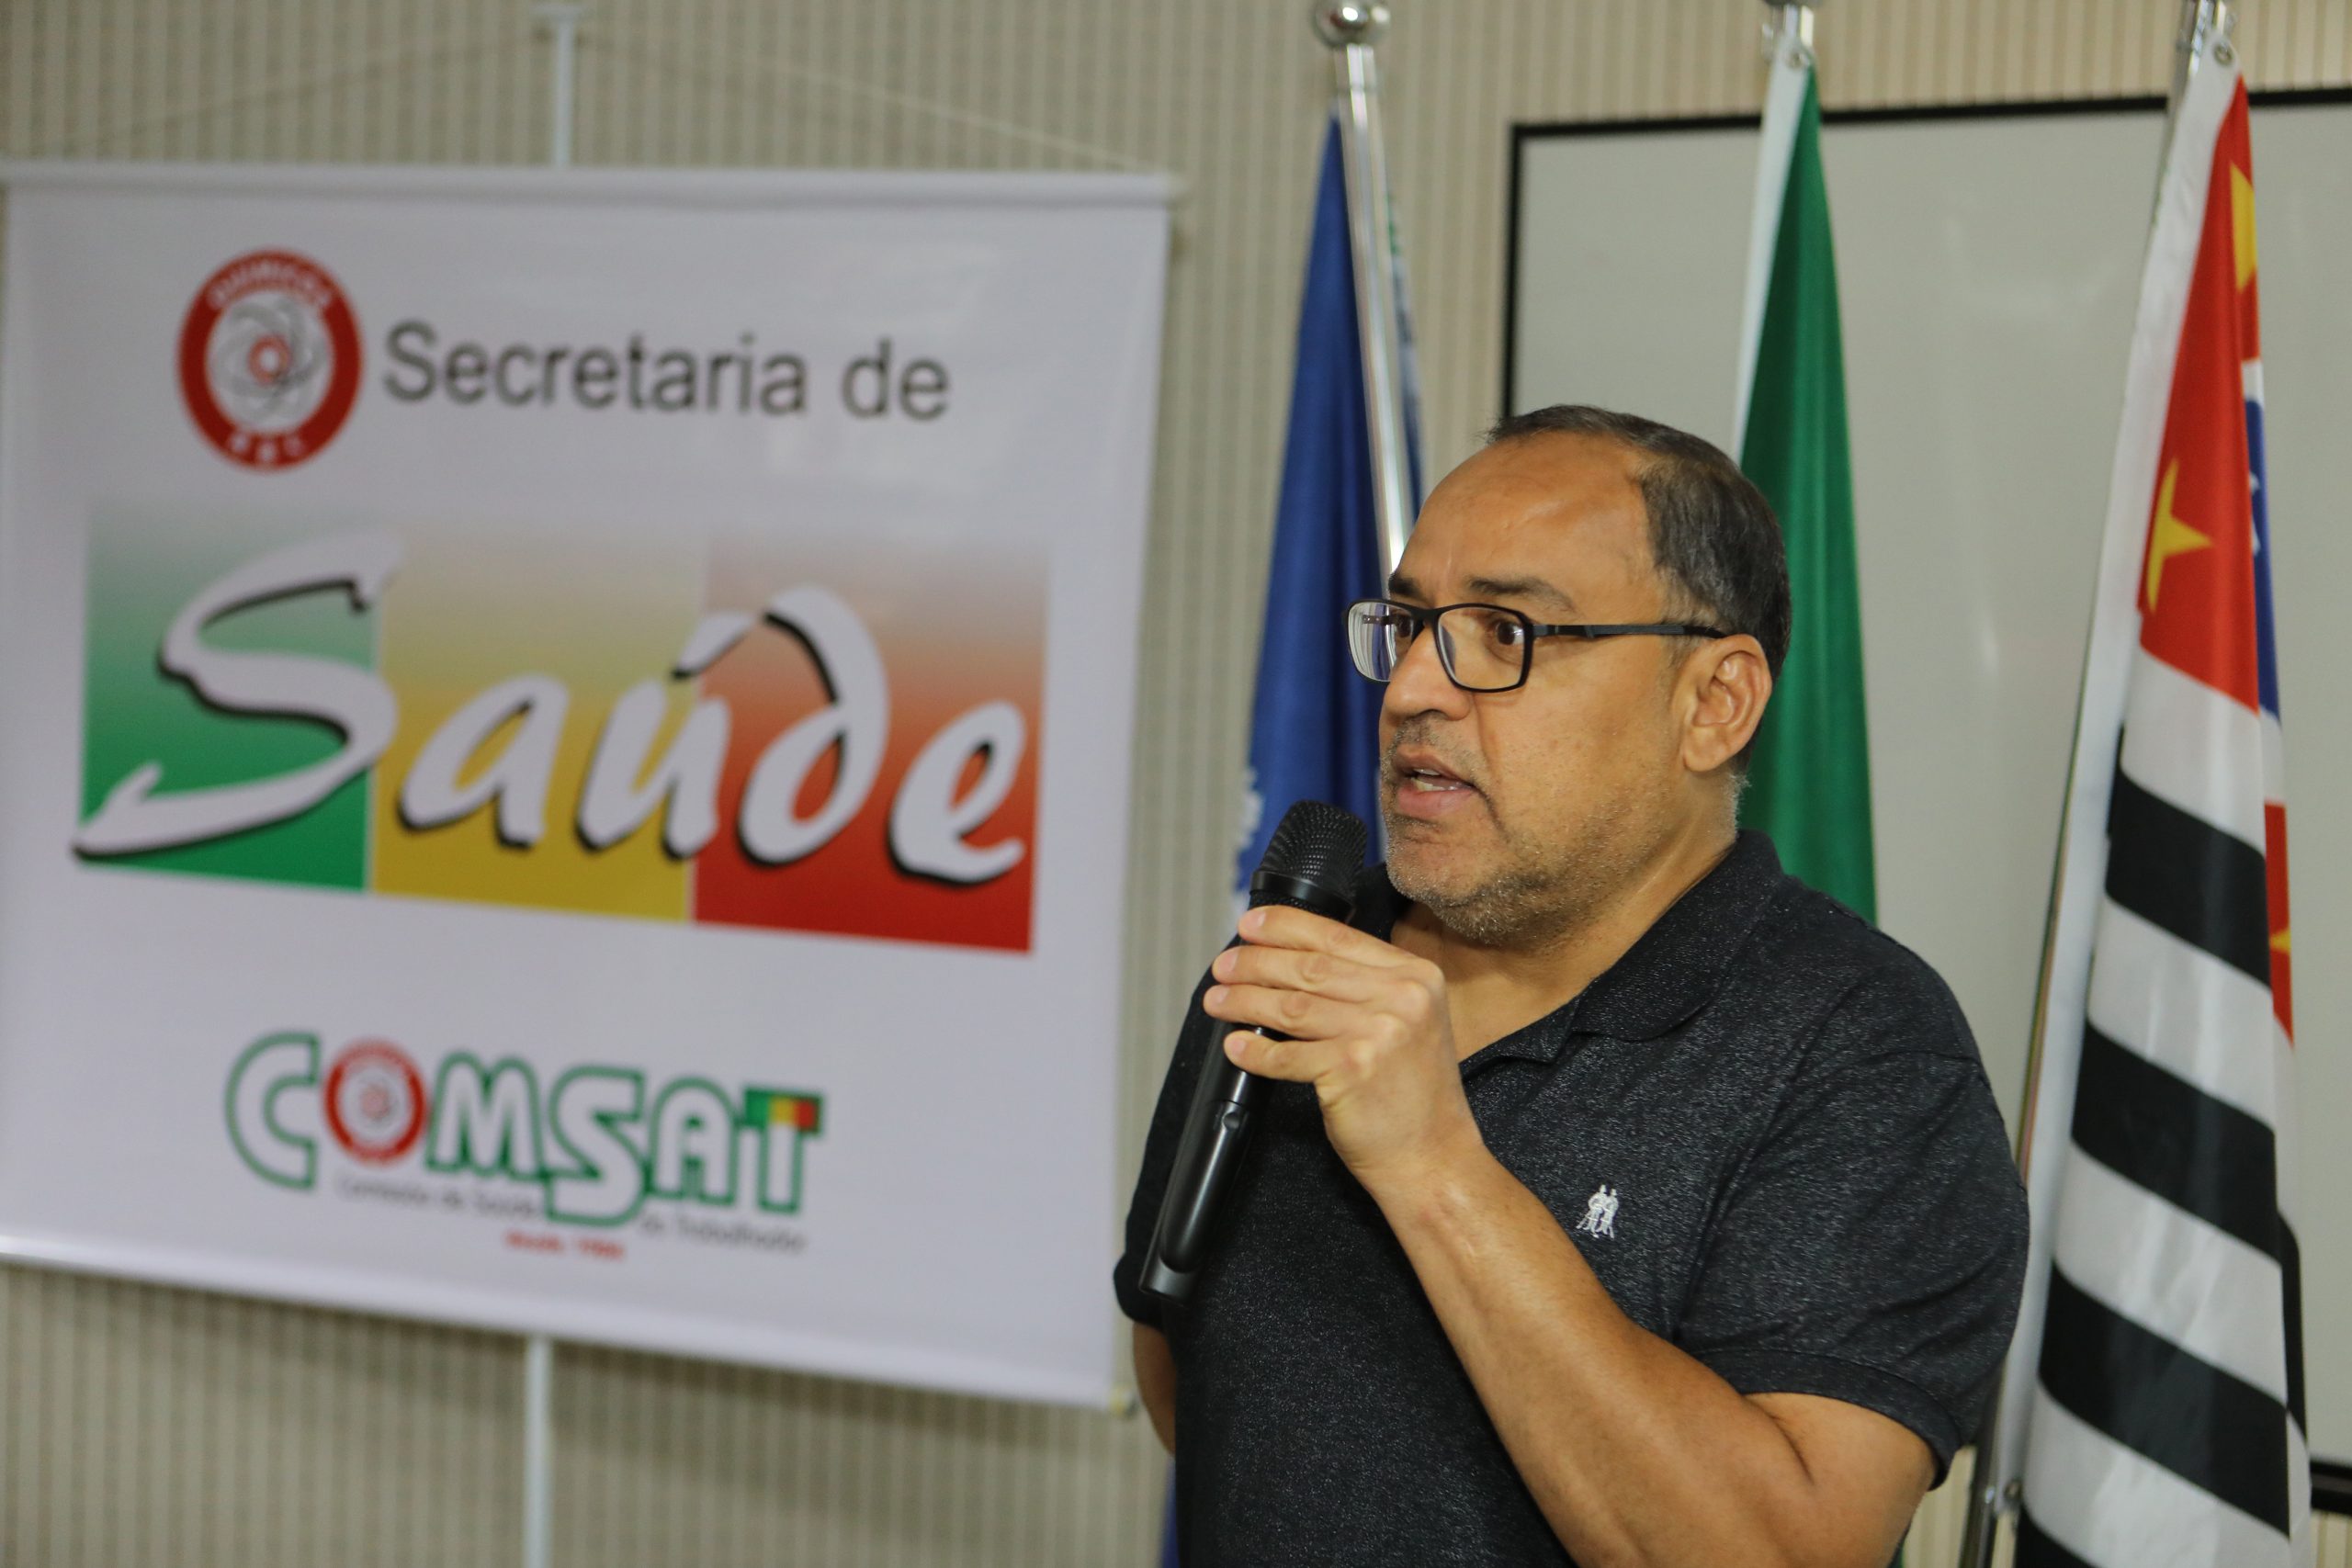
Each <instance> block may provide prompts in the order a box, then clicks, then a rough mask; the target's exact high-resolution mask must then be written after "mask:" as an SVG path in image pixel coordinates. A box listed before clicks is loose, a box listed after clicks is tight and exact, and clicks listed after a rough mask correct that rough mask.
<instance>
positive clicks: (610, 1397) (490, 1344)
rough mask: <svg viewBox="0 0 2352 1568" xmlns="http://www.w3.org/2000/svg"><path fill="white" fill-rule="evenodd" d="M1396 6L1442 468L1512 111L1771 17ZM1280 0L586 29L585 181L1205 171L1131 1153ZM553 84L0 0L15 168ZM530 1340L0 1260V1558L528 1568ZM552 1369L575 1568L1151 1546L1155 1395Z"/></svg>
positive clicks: (2, 103)
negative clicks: (519, 1516)
mask: <svg viewBox="0 0 2352 1568" xmlns="http://www.w3.org/2000/svg"><path fill="white" fill-rule="evenodd" d="M2245 8H2246V10H2247V11H2248V12H2249V19H2248V21H2247V24H2246V39H2245V42H2246V45H2247V48H2248V58H2249V64H2250V67H2251V69H2250V74H2251V76H2252V77H2253V79H2254V80H2255V82H2256V85H2265V86H2287V85H2333V84H2340V83H2344V82H2346V81H2352V28H2347V23H2346V9H2345V7H2344V6H2343V4H2342V0H2265V3H2263V4H2258V5H2249V6H2246V7H2245ZM1396 9H1397V11H1398V13H1399V14H1400V15H1399V20H1398V22H1397V27H1396V29H1395V32H1394V34H1393V36H1392V41H1391V43H1390V45H1389V47H1388V48H1386V49H1385V51H1384V63H1385V71H1386V76H1387V84H1388V89H1389V104H1390V127H1391V136H1392V142H1391V158H1392V162H1393V164H1394V168H1395V175H1396V180H1397V196H1398V209H1399V221H1400V225H1401V227H1402V231H1403V233H1404V236H1405V240H1406V243H1407V246H1408V254H1409V256H1410V259H1411V265H1412V269H1413V271H1412V282H1413V299H1414V304H1415V307H1416V310H1417V319H1416V326H1417V329H1418V333H1419V347H1420V355H1421V360H1420V364H1421V370H1422V375H1423V378H1424V384H1425V389H1426V407H1425V420H1426V427H1427V430H1428V433H1429V444H1430V460H1431V465H1432V468H1436V469H1440V470H1442V468H1443V467H1445V466H1446V465H1448V464H1450V463H1452V462H1453V461H1454V460H1456V459H1458V458H1459V457H1462V456H1463V455H1464V454H1465V453H1466V452H1467V451H1468V450H1469V449H1470V448H1471V446H1473V444H1474V443H1475V440H1476V431H1477V430H1478V428H1479V427H1480V426H1481V425H1482V424H1483V423H1486V422H1487V421H1488V420H1489V419H1491V418H1492V417H1493V416H1494V414H1495V412H1496V409H1495V407H1494V404H1495V399H1496V388H1497V383H1498V375H1499V366H1498V355H1499V350H1500V344H1501V329H1500V311H1501V283H1502V273H1503V220H1504V197H1505V188H1506V184H1507V175H1508V170H1507V166H1506V160H1507V153H1508V146H1509V133H1508V128H1509V126H1510V122H1511V121H1513V120H1514V119H1563V118H1593V117H1602V116H1608V117H1625V116H1655V115H1692V114H1706V113H1728V112H1752V111H1753V110H1754V109H1755V107H1757V102H1758V89H1759V86H1760V65H1759V63H1758V57H1757V38H1758V22H1759V20H1760V17H1759V11H1760V8H1759V7H1757V6H1750V5H1747V4H1743V3H1741V0H1396ZM2174 10H2175V7H2174V6H2173V5H2172V4H2171V3H2170V0H1983V3H1980V4H1977V5H1973V6H1957V5H1953V4H1951V0H1871V4H1868V5H1860V4H1833V5H1831V6H1827V7H1826V8H1825V13H1826V14H1825V15H1824V16H1823V17H1822V21H1821V28H1822V31H1821V43H1822V56H1823V70H1822V90H1823V96H1824V99H1825V101H1826V103H1828V104H1829V105H1830V106H1831V107H1840V106H1861V105H1879V104H1900V103H1918V102H1943V101H1970V100H1984V99H1997V98H2010V97H2023V96H2100V95H2111V94H2127V93H2150V92H2158V91H2161V90H2162V89H2163V87H2164V86H2165V83H2166V81H2167V80H2168V76H2169V71H2170V63H2169V54H2168V43H2169V31H2170V25H2171V18H2172V16H2173V13H2174ZM1305 11H1306V7H1305V6H1304V4H1303V3H1294V0H1190V3H1188V4H1184V5H1181V6H1179V5H1169V4H1165V3H1164V0H1163V3H1155V4H1145V3H1143V0H985V3H984V0H668V3H658V0H595V3H594V4H593V5H592V6H590V7H589V10H588V13H587V19H586V25H585V28H584V31H583V49H582V60H581V73H580V80H579V88H580V101H579V127H578V139H577V151H578V157H579V160H580V161H581V162H582V163H602V164H752V165H775V164H819V165H843V166H859V167H885V166H899V165H927V166H944V167H957V168H964V167H971V168H982V167H1053V168H1086V167H1115V166H1125V165H1127V164H1143V165H1147V166H1151V167H1159V168H1166V169H1170V170H1172V171H1174V172H1175V173H1177V174H1179V175H1182V177H1183V178H1184V179H1185V180H1186V181H1187V182H1188V184H1189V189H1190V195H1189V197H1188V199H1187V200H1186V201H1185V203H1184V204H1183V205H1182V207H1181V208H1180V209H1179V210H1178V212H1177V215H1176V236H1175V253H1174V255H1173V258H1172V266H1171V272H1170V298H1169V316H1168V344H1167V353H1166V369H1165V376H1164V396H1163V399H1162V406H1161V415H1160V442H1159V478H1158V483H1157V491H1156V495H1155V522H1154V530H1153V534H1152V537H1151V541H1150V545H1149V548H1148V565H1147V570H1148V573H1149V578H1148V581H1149V582H1150V584H1151V589H1152V592H1151V593H1150V596H1149V604H1148V610H1147V614H1146V620H1145V625H1144V626H1143V628H1142V635H1143V637H1144V638H1145V642H1146V646H1147V649H1148V658H1147V661H1146V665H1145V671H1144V673H1143V675H1142V678H1141V690H1140V692H1139V698H1140V713H1141V732H1140V735H1139V738H1138V741H1137V759H1136V760H1137V773H1136V797H1135V823H1136V837H1135V843H1134V848H1133V852H1132V854H1131V857H1130V863H1129V874H1130V878H1131V882H1132V887H1133V890H1132V894H1131V898H1130V918H1129V920H1128V928H1127V942H1126V951H1127V1004H1126V1009H1125V1012H1126V1028H1125V1032H1124V1035H1123V1038H1122V1039H1121V1040H1120V1041H1118V1042H1115V1043H1114V1042H1107V1041H1106V1042H1104V1048H1105V1049H1114V1048H1115V1049H1117V1050H1119V1051H1120V1052H1121V1053H1122V1059H1123V1062H1124V1064H1125V1084H1126V1089H1125V1096H1124V1111H1123V1122H1124V1126H1123V1134H1124V1142H1123V1145H1122V1148H1123V1156H1124V1158H1125V1161H1126V1162H1128V1163H1131V1162H1132V1160H1133V1158H1134V1157H1135V1155H1136V1150H1137V1148H1138V1145H1139V1138H1140V1133H1141V1128H1142V1126H1143V1123H1144V1122H1145V1120H1146V1118H1147V1117H1148V1111H1149V1108H1150V1104H1151V1100H1152V1096H1153V1093H1154V1090H1155V1089H1156V1087H1157V1084H1158V1080H1159V1072H1160V1070H1161V1067H1162V1066H1163V1064H1164V1061H1165V1057H1166V1049H1167V1044H1168V1036H1169V1028H1168V1025H1169V1021H1170V1018H1171V1017H1172V1014H1173V1010H1174V1009H1175V1008H1176V1007H1177V1006H1179V1005H1180V1004H1181V1002H1182V998H1183V996H1184V995H1185V993H1186V991H1187V989H1188V987H1189V986H1190V984H1191V982H1192V979H1193V975H1194V973H1195V970H1196V967H1197V965H1198V964H1199V963H1200V962H1201V960H1202V958H1203V956H1204V954H1205V953H1206V952H1207V951H1208V950H1209V948H1210V945H1211V944H1212V943H1213V942H1215V940H1216V936H1217V934H1218V931H1219V928H1220V926H1221V923H1222V920H1223V911H1224V908H1225V899H1224V893H1223V885H1224V882H1225V878H1226V875H1227V863H1228V857H1229V855H1230V845H1231V841H1232V839H1233V827H1234V816H1235V809H1234V801H1235V794H1236V789H1235V784H1236V780H1237V777H1238V770H1239V764H1240V750H1241V743H1242V739H1243V734H1242V732H1243V726H1244V721H1245V716H1246V712H1247V705H1248V700H1249V680H1250V668H1251V663H1252V660H1253V658H1254V644H1255V639H1256V622H1257V603H1258V595H1259V592H1260V590H1261V584H1262V581H1263V574H1264V564H1263V563H1264V560H1265V554H1266V541H1267V531H1268V526H1269V522H1270V510H1271V506H1272V496H1273V491H1274V485H1275V479H1276V468H1277V465H1278V463H1279V460H1280V449H1281V442H1282V431H1283V404H1284V399H1285V396H1286V391H1287V379H1288V375H1289V362H1290V352H1291V336H1292V333H1293V330H1294V321H1295V310H1296V305H1297V294H1298V280H1299V276H1300V271H1301V266H1302V262H1303V252H1302V247H1303V243H1304V237H1305V231H1306V208H1307V201H1308V198H1309V196H1310V193H1311V190H1312V185H1313V179H1314V172H1315V157H1316V153H1317V147H1318V143H1319V135H1320V127H1319V121H1320V113H1321V105H1322V98H1323V94H1324V92H1325V90H1326V83H1327V79H1328V78H1327V65H1326V62H1325V59H1324V57H1323V53H1322V51H1321V49H1320V46H1319V45H1317V43H1316V42H1315V40H1314V39H1313V38H1312V36H1311V35H1310V33H1309V31H1308V29H1307V27H1306V19H1305ZM547 113H548V66H547V59H546V54H545V48H544V44H543V42H542V41H541V40H540V39H538V38H537V36H536V35H535V33H534V30H533V26H532V23H531V21H530V18H529V14H528V6H526V4H524V3H523V0H497V3H495V4H491V3H476V0H379V3H378V4H374V5H369V6H345V5H337V4H334V3H333V0H0V154H5V155H7V156H13V157H40V156H67V157H90V158H172V159H208V160H210V159H300V160H334V161H365V162H447V163H460V164H495V163H528V162H534V161H537V160H538V159H539V158H540V157H541V156H543V154H544V151H545V147H546V144H547V136H546V125H545V121H546V116H547ZM5 286H6V280H5V278H0V287H5ZM1108 1239H1109V1238H1106V1243H1107V1241H1108ZM1104 1310H1106V1311H1107V1310H1109V1307H1108V1303H1107V1292H1106V1300H1105V1305H1104ZM520 1362H521V1357H520V1349H519V1347H518V1346H516V1345H515V1342H513V1341H511V1340H503V1339H499V1338H496V1337H488V1336H480V1335H472V1334H466V1333H460V1332H455V1331H448V1330H443V1329H436V1328H427V1327H422V1326H417V1325H403V1324H397V1323H392V1322H389V1321H378V1320H371V1319H365V1318H358V1317H351V1316H345V1315H338V1314H320V1313H311V1312H305V1311H301V1310H299V1309H294V1308H287V1307H278V1306H269V1305H263V1304H258V1303H244V1302H235V1301H228V1300H222V1299H217V1298H208V1297H203V1296H198V1295H194V1294H190V1293H187V1292H172V1291H163V1290H157V1289H153V1288H151V1287H145V1286H133V1285H125V1284H117V1283H109V1282H105V1281H98V1280H79V1279H73V1278H69V1277H65V1276H60V1275H51V1274H43V1273H38V1272H33V1271H30V1270H24V1269H0V1562H5V1563H8V1564H11V1565H15V1564H22V1565H25V1568H49V1565H51V1564H56V1565H60V1568H63V1565H72V1564H83V1563H88V1564H94V1565H95V1564H104V1565H107V1568H133V1565H137V1564H144V1563H158V1564H160V1563H170V1564H173V1565H175V1568H180V1565H198V1564H210V1563H220V1564H237V1565H239V1568H308V1565H312V1564H316V1563H319V1562H348V1563H376V1562H382V1563H401V1564H409V1563H417V1562H439V1563H447V1564H460V1563H476V1562H482V1563H492V1562H511V1561H512V1560H513V1558H514V1556H515V1551H516V1547H517V1537H516V1534H515V1517H516V1509H517V1499H518V1483H519V1476H518V1471H517V1465H516V1450H517V1448H518V1446H519V1442H520V1434H521V1423H520V1409H519V1401H520V1393H521V1373H520ZM558 1386H559V1393H558V1407H557V1430H556V1438H557V1444H558V1455H559V1474H558V1497H559V1517H558V1524H557V1529H558V1540H557V1547H558V1551H559V1553H560V1557H561V1559H562V1560H563V1561H565V1562H570V1563H578V1564H599V1565H601V1564H614V1565H621V1564H643V1563H647V1562H678V1563H706V1562H707V1563H735V1562H745V1563H748V1562H763V1563H777V1562H807V1563H815V1564H825V1565H828V1568H831V1565H834V1564H854V1563H874V1564H886V1563H887V1564H892V1565H897V1564H907V1563H930V1562H939V1563H949V1562H953V1563H957V1564H996V1563H1001V1564H1007V1565H1011V1564H1021V1565H1023V1568H1028V1565H1033V1564H1045V1563H1112V1562H1148V1561H1149V1560H1150V1553H1151V1551H1152V1544H1151V1543H1152V1540H1153V1536H1154V1532H1155V1530H1156V1529H1157V1526H1158V1520H1159V1488H1160V1486H1161V1484H1162V1476H1163V1468H1162V1461H1161V1460H1160V1458H1159V1452H1158V1449H1157V1445H1156V1444H1155V1443H1154V1441H1153V1439H1152V1438H1151V1436H1150V1433H1149V1431H1148V1427H1146V1426H1145V1424H1144V1423H1143V1422H1141V1421H1140V1420H1136V1419H1121V1418H1117V1417H1114V1416H1109V1415H1107V1414H1105V1415H1098V1414H1090V1413H1086V1412H1078V1411H1048V1410H1040V1409H1033V1408H1027V1407H1020V1406H1013V1405H1008V1404H999V1403H994V1402H990V1401H985V1400H975V1399H967V1398H960V1397H953V1396H947V1395H941V1394H931V1393H917V1392H910V1391H903V1390H892V1389H883V1388H877V1387H873V1386H869V1385H863V1384H853V1383H845V1382H834V1381H829V1380H823V1379H816V1378H804V1377H795V1376H790V1375H785V1374H778V1373H770V1372H753V1371H744V1370H741V1369H736V1368H729V1367H721V1366H708V1365H698V1364H693V1363H687V1362H682V1361H674V1360H666V1359H659V1358H653V1357H647V1356H635V1355H626V1354H620V1353H615V1352H606V1351H590V1350H579V1349H570V1350H565V1351H562V1352H561V1353H560V1358H559V1385H558ZM1938 1528H1940V1526H1939V1527H1938ZM1937 1539H1940V1538H1937Z"/></svg>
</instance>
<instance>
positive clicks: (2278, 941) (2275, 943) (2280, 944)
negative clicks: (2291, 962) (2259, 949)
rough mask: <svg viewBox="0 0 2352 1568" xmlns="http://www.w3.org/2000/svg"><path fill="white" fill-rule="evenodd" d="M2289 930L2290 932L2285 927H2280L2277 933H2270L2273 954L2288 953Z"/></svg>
mask: <svg viewBox="0 0 2352 1568" xmlns="http://www.w3.org/2000/svg"><path fill="white" fill-rule="evenodd" d="M2287 930H2288V928H2286V927H2285V926H2280V927H2279V928H2278V930H2277V931H2272V932H2271V933H2270V951H2271V952H2273V953H2285V952H2287Z"/></svg>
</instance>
